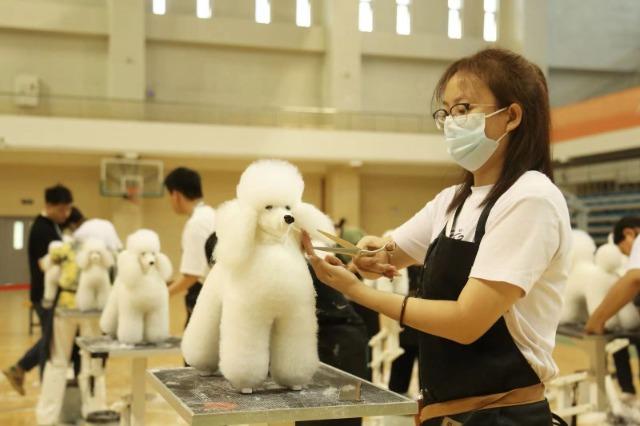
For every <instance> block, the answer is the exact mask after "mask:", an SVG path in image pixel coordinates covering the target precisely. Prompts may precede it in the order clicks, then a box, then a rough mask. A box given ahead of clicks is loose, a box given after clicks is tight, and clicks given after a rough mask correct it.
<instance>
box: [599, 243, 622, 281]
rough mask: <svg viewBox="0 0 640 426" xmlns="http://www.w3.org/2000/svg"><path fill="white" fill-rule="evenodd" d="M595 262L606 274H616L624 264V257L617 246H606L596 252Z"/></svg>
mask: <svg viewBox="0 0 640 426" xmlns="http://www.w3.org/2000/svg"><path fill="white" fill-rule="evenodd" d="M595 262H596V265H598V266H599V267H601V268H602V269H603V270H604V271H605V272H608V273H610V274H616V273H617V272H618V270H619V269H620V268H621V267H622V265H623V263H624V255H623V254H622V252H621V251H620V249H619V248H618V246H616V245H615V244H604V245H602V246H600V247H599V248H598V250H597V251H596V256H595Z"/></svg>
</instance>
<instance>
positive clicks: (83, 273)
mask: <svg viewBox="0 0 640 426" xmlns="http://www.w3.org/2000/svg"><path fill="white" fill-rule="evenodd" d="M76 262H77V263H78V267H79V268H80V280H79V281H78V290H77V291H76V306H77V307H78V309H80V310H81V311H88V310H91V309H102V308H104V306H105V304H106V303H107V297H108V296H109V291H110V290H111V279H110V278H109V268H111V267H112V266H113V263H114V259H113V255H112V254H111V252H110V251H109V250H107V246H106V245H105V243H104V242H103V241H102V240H99V239H96V238H90V239H87V240H85V242H84V243H82V248H81V249H80V251H79V252H78V255H77V256H76Z"/></svg>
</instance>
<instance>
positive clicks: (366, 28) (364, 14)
mask: <svg viewBox="0 0 640 426" xmlns="http://www.w3.org/2000/svg"><path fill="white" fill-rule="evenodd" d="M358 29H359V30H360V31H363V32H366V33H370V32H371V31H373V8H372V7H371V0H360V7H359V9H358Z"/></svg>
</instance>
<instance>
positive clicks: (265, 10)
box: [256, 0, 271, 24]
mask: <svg viewBox="0 0 640 426" xmlns="http://www.w3.org/2000/svg"><path fill="white" fill-rule="evenodd" d="M256 22H257V23H258V24H270V23H271V0H256Z"/></svg>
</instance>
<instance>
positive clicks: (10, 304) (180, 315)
mask: <svg viewBox="0 0 640 426" xmlns="http://www.w3.org/2000/svg"><path fill="white" fill-rule="evenodd" d="M27 299H28V293H27V292H26V291H0V312H2V313H3V318H4V321H5V326H4V327H2V328H1V329H0V367H2V368H5V367H7V366H9V365H11V364H13V363H15V362H16V361H17V360H18V359H19V358H20V357H21V356H22V354H23V353H24V351H25V350H26V349H28V348H29V347H30V346H31V345H32V344H33V342H35V340H36V339H37V337H38V335H39V333H38V332H36V333H35V334H34V336H33V337H30V336H29V334H28V318H27V315H28V313H27V312H28V311H27V308H26V305H25V301H26V300H27ZM184 319H185V316H184V304H183V299H182V298H180V297H175V298H173V299H172V301H171V331H172V334H173V335H180V334H181V333H182V329H183V324H184ZM554 356H555V359H556V361H557V362H558V364H559V366H560V370H561V372H562V373H569V372H573V371H576V370H580V369H585V368H587V366H588V359H587V357H586V355H584V354H583V352H581V351H579V350H578V349H576V348H574V347H572V346H568V345H559V346H558V347H557V348H556V351H555V354H554ZM149 366H150V367H153V368H158V367H176V366H182V359H181V358H180V357H179V356H171V357H166V356H165V357H155V358H151V359H149ZM633 367H634V372H637V367H638V366H637V362H635V361H634V365H633ZM129 371H130V366H129V361H128V360H126V359H122V360H118V359H111V360H109V364H108V367H107V389H108V397H109V404H116V403H118V402H119V401H120V400H121V398H122V397H123V396H124V395H126V394H127V393H128V390H129V386H130V382H129V377H130V374H129ZM635 377H637V373H635ZM25 388H26V392H27V395H26V396H24V397H23V396H20V395H18V394H17V393H16V392H14V391H13V390H12V389H11V387H10V386H9V384H8V383H7V382H6V381H5V379H4V376H2V377H1V378H0V425H3V426H9V425H12V426H13V425H15V426H27V425H28V426H33V425H35V424H36V422H35V416H34V407H35V404H36V401H37V398H38V392H39V380H38V372H37V370H34V371H32V372H31V373H30V374H29V375H28V376H27V380H26V383H25ZM147 391H148V393H151V394H153V399H152V400H151V401H149V402H147V413H146V419H147V424H148V425H152V426H153V425H184V424H186V423H185V422H183V421H182V420H181V419H180V418H179V417H178V416H177V415H176V414H175V412H174V411H173V410H172V409H171V408H170V407H169V405H168V404H166V403H165V402H164V401H163V400H162V399H161V398H160V397H159V395H157V394H156V393H155V392H152V391H151V390H150V388H149V387H147ZM390 420H391V419H390ZM390 423H393V424H398V425H401V424H402V425H405V424H406V425H410V424H412V422H411V421H409V419H404V420H402V419H394V420H393V421H388V422H385V424H386V425H388V424H390Z"/></svg>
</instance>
